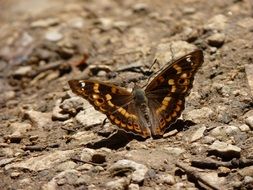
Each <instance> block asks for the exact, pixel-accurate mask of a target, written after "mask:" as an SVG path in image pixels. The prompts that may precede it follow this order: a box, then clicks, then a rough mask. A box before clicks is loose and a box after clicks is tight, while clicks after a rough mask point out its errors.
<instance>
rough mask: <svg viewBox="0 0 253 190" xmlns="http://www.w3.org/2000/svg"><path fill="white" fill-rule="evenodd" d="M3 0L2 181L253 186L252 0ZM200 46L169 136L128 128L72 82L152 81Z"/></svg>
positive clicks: (12, 185)
mask: <svg viewBox="0 0 253 190" xmlns="http://www.w3.org/2000/svg"><path fill="white" fill-rule="evenodd" d="M0 8H1V12H0V89H1V93H0V189H12V190H14V189H17V190H21V189H23V190H34V189H43V190H47V189H50V190H54V189H115V190H121V189H122V190H124V189H129V190H138V189H150V190H151V189H156V190H158V189H162V190H163V189H253V109H252V108H253V102H252V96H253V64H252V63H253V51H252V50H253V2H252V1H251V0H227V1H220V0H213V1H201V0H170V1H165V0H156V1H152V0H142V1H134V0H126V1H120V0H118V1H117V0H94V1H88V0H87V1H85V0H82V1H81V0H73V1H66V0H53V1H48V0H41V1H36V0H19V1H17V0H16V1H15V0H8V1H4V0H2V1H0ZM196 48H198V49H202V50H203V53H204V63H203V65H202V67H201V68H200V69H199V71H198V72H197V74H196V76H195V80H194V84H193V88H192V90H191V93H190V95H189V96H188V97H187V98H186V103H185V110H184V111H183V114H182V116H181V117H180V118H179V119H178V120H177V122H176V123H175V124H174V125H172V126H170V127H168V130H167V131H166V133H165V134H164V135H163V137H161V138H156V139H153V138H147V139H142V138H139V137H137V136H134V135H133V134H129V133H125V132H124V131H121V130H118V127H116V126H114V125H112V124H111V123H110V122H109V121H108V120H105V115H103V114H102V113H100V112H97V111H95V110H94V109H93V107H92V106H91V105H90V104H89V103H87V102H86V101H85V100H84V99H82V98H80V97H77V96H76V95H74V94H73V93H72V92H71V90H70V88H69V86H68V81H69V80H71V79H82V78H83V79H96V80H99V81H110V82H112V83H115V84H117V85H120V86H123V87H127V88H129V87H133V85H134V84H135V83H137V84H139V85H142V86H143V85H145V84H147V81H148V79H150V78H152V77H153V76H154V75H155V74H156V72H155V71H159V70H160V69H161V68H163V66H166V64H168V63H169V62H170V61H171V60H173V59H175V58H177V57H180V56H183V55H185V54H187V53H189V52H190V51H192V50H193V49H196ZM154 60H158V62H155V61H154ZM154 62H155V63H154Z"/></svg>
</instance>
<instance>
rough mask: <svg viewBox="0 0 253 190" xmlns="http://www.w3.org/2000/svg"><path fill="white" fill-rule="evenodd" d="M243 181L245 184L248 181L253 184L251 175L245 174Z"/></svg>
mask: <svg viewBox="0 0 253 190" xmlns="http://www.w3.org/2000/svg"><path fill="white" fill-rule="evenodd" d="M243 181H244V183H245V184H249V183H251V184H253V177H251V176H245V177H244V179H243Z"/></svg>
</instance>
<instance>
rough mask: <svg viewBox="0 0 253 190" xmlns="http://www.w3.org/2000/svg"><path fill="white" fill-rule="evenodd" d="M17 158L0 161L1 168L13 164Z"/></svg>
mask: <svg viewBox="0 0 253 190" xmlns="http://www.w3.org/2000/svg"><path fill="white" fill-rule="evenodd" d="M14 160H15V158H4V159H1V160H0V167H3V166H5V165H7V164H9V163H11V162H12V161H14Z"/></svg>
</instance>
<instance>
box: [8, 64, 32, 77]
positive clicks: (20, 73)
mask: <svg viewBox="0 0 253 190" xmlns="http://www.w3.org/2000/svg"><path fill="white" fill-rule="evenodd" d="M31 71H32V67H31V66H29V65H28V66H20V67H19V68H18V69H17V70H16V71H14V73H13V75H14V76H26V75H28V74H29V73H30V72H31Z"/></svg>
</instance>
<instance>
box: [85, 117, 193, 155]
mask: <svg viewBox="0 0 253 190" xmlns="http://www.w3.org/2000/svg"><path fill="white" fill-rule="evenodd" d="M193 125H195V123H194V122H192V121H190V120H181V119H178V120H177V121H176V122H175V123H173V124H172V125H171V126H170V127H168V129H167V130H166V133H168V132H170V131H172V130H174V129H176V130H177V131H185V130H187V129H189V128H190V127H191V126H193ZM98 134H99V135H101V136H105V138H104V139H102V140H99V141H97V142H92V143H88V144H86V147H87V148H92V149H99V148H102V147H106V148H109V149H113V150H117V149H119V148H122V147H125V146H126V145H127V144H128V143H129V142H131V141H132V140H138V141H145V140H146V139H145V138H143V137H141V136H137V135H135V134H133V133H127V132H125V131H123V130H116V131H115V132H114V133H112V134H111V133H110V134H105V133H101V134H100V133H98ZM152 138H153V139H160V138H166V137H163V136H153V137H152Z"/></svg>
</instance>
